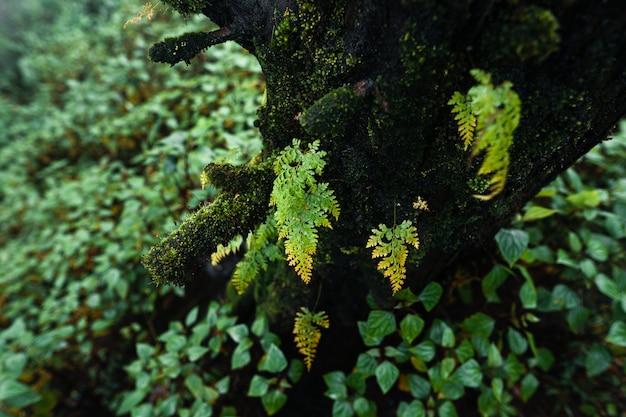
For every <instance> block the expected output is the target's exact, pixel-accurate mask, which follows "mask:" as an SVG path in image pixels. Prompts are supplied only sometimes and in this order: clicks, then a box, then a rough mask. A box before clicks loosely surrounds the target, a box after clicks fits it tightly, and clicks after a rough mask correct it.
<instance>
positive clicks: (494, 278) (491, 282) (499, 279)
mask: <svg viewBox="0 0 626 417" xmlns="http://www.w3.org/2000/svg"><path fill="white" fill-rule="evenodd" d="M509 274H510V271H509V269H507V268H506V267H505V266H503V265H496V266H494V267H493V268H492V269H491V271H489V273H488V274H487V275H485V278H483V281H482V289H483V294H484V295H485V298H486V299H487V302H489V303H499V302H500V298H499V297H498V294H497V293H496V290H497V289H498V288H499V287H500V286H501V285H502V284H504V281H506V279H507V278H508V276H509Z"/></svg>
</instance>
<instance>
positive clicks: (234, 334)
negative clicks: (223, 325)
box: [226, 323, 250, 343]
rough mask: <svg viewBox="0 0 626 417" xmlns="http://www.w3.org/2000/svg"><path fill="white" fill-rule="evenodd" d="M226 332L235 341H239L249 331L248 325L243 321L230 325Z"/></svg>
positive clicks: (246, 335)
mask: <svg viewBox="0 0 626 417" xmlns="http://www.w3.org/2000/svg"><path fill="white" fill-rule="evenodd" d="M226 332H227V333H228V335H229V336H230V338H231V339H233V342H235V343H240V342H241V341H242V340H243V339H245V338H246V337H248V335H249V334H250V332H249V331H248V326H246V325H245V324H243V323H242V324H237V325H235V326H233V327H231V328H230V329H228V330H226Z"/></svg>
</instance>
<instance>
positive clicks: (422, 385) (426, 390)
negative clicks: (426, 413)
mask: <svg viewBox="0 0 626 417" xmlns="http://www.w3.org/2000/svg"><path fill="white" fill-rule="evenodd" d="M408 383H409V390H411V395H413V397H414V398H419V399H423V398H426V397H428V394H430V382H429V381H428V380H427V379H425V378H422V377H421V376H419V375H416V374H409V377H408Z"/></svg>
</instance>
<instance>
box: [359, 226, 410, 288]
mask: <svg viewBox="0 0 626 417" xmlns="http://www.w3.org/2000/svg"><path fill="white" fill-rule="evenodd" d="M407 244H409V245H411V246H413V247H414V248H415V249H419V244H420V242H419V238H418V236H417V229H416V228H415V226H413V225H412V223H411V221H410V220H405V221H403V222H402V223H401V224H399V225H396V226H394V227H393V228H389V227H387V226H386V225H384V224H380V225H379V226H378V229H372V234H371V235H370V237H369V239H368V241H367V245H366V247H368V248H374V249H373V250H372V258H373V259H374V258H383V259H382V260H381V261H380V262H378V265H377V267H376V268H377V269H378V270H379V271H381V272H382V273H383V275H384V276H385V277H386V278H388V279H389V281H390V282H391V291H392V292H393V293H394V294H395V293H396V292H398V291H400V290H401V289H402V284H404V279H405V277H406V267H405V264H406V258H407V257H408V254H409V252H408V249H407V246H406V245H407Z"/></svg>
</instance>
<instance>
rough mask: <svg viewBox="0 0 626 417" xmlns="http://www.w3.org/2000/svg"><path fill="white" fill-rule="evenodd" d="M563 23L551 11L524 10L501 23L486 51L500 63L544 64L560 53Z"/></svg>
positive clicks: (487, 40) (488, 37) (489, 35)
mask: <svg viewBox="0 0 626 417" xmlns="http://www.w3.org/2000/svg"><path fill="white" fill-rule="evenodd" d="M558 29H559V23H558V21H557V19H556V17H554V14H552V12H551V11H550V10H547V9H544V8H541V7H537V6H522V7H521V8H519V9H518V10H514V11H512V12H510V13H509V14H507V15H505V16H503V17H502V18H501V19H498V21H497V23H496V27H495V28H494V30H489V31H487V32H486V33H487V35H486V36H485V39H484V41H483V47H484V48H485V49H486V50H487V51H488V52H489V53H491V54H492V55H493V56H494V57H496V58H497V59H500V58H501V59H508V60H512V59H517V60H519V61H521V62H524V61H528V60H530V59H534V60H536V61H538V62H541V61H543V60H544V59H546V58H547V57H548V56H550V55H551V54H552V53H554V52H556V51H557V50H558V49H559V44H560V42H561V37H560V36H559V33H558Z"/></svg>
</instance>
